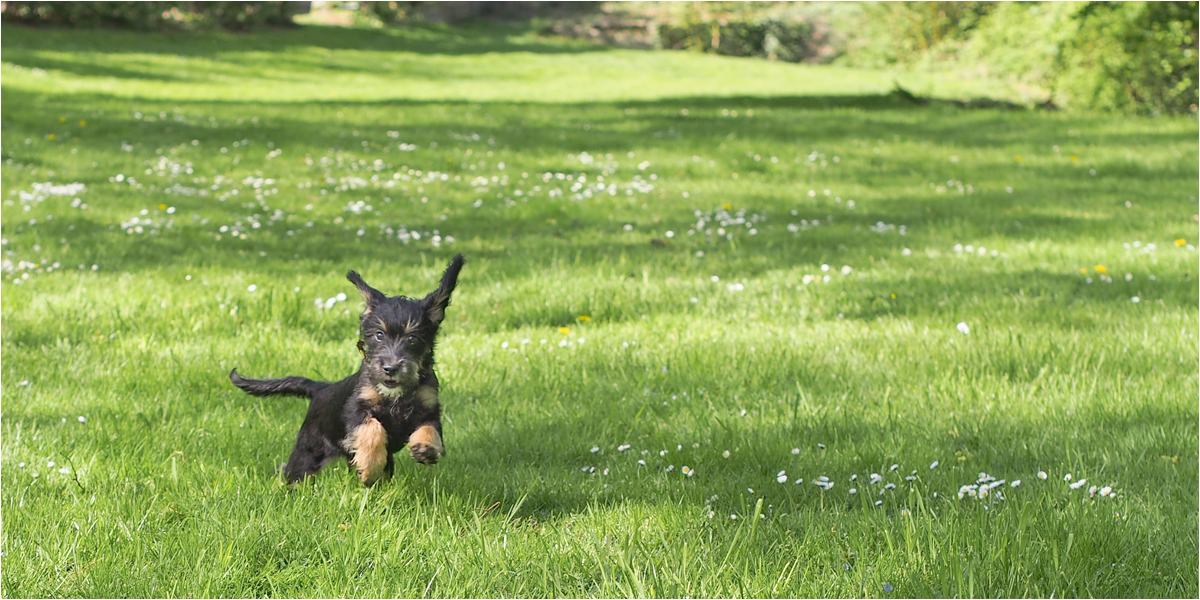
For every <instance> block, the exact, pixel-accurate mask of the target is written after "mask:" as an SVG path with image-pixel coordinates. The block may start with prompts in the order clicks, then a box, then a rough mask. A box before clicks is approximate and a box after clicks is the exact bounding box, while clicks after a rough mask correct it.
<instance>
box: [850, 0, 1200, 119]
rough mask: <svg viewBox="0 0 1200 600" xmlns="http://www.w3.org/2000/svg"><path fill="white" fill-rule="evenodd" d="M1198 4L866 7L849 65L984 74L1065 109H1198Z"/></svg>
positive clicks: (916, 4) (1145, 111)
mask: <svg viewBox="0 0 1200 600" xmlns="http://www.w3.org/2000/svg"><path fill="white" fill-rule="evenodd" d="M1197 9H1198V5H1197V2H1115V3H1108V2H1062V3H1059V2H1003V3H993V2H963V3H953V2H897V3H885V4H867V5H864V6H862V8H861V11H860V13H859V15H858V25H859V26H858V28H857V32H858V33H857V34H856V36H855V38H856V39H854V40H851V42H850V44H849V48H850V50H849V54H848V56H847V62H850V63H852V64H858V65H863V66H885V65H907V66H910V67H932V68H945V67H946V66H947V65H948V64H949V65H953V66H954V67H955V68H958V69H965V70H975V71H982V72H984V73H988V74H992V75H1000V76H1006V77H1008V78H1010V79H1013V80H1015V81H1016V82H1019V83H1022V84H1029V85H1033V86H1037V87H1039V88H1042V89H1043V90H1046V91H1047V93H1048V95H1049V99H1051V100H1052V101H1053V102H1054V104H1056V105H1058V106H1063V107H1069V108H1081V109H1096V110H1111V111H1119V112H1127V113H1138V114H1161V113H1172V112H1174V113H1179V112H1187V111H1189V110H1195V109H1194V108H1193V107H1194V106H1195V104H1196V103H1197V100H1198V98H1200V94H1198V88H1197V81H1198V77H1197V33H1196V25H1197Z"/></svg>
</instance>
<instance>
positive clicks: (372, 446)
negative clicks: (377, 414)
mask: <svg viewBox="0 0 1200 600" xmlns="http://www.w3.org/2000/svg"><path fill="white" fill-rule="evenodd" d="M346 446H347V449H349V450H350V455H351V456H352V457H353V458H352V459H351V462H352V464H353V465H354V468H356V469H358V479H359V481H361V482H363V485H371V484H373V483H375V482H376V481H378V480H379V478H380V477H383V475H384V474H385V470H386V467H387V463H388V451H387V431H384V429H383V424H381V423H380V422H379V421H378V420H377V419H375V418H374V417H367V418H366V420H364V421H363V422H362V423H361V424H359V425H358V427H355V428H354V430H353V431H351V432H350V435H349V436H347V438H346Z"/></svg>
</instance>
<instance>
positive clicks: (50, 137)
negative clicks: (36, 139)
mask: <svg viewBox="0 0 1200 600" xmlns="http://www.w3.org/2000/svg"><path fill="white" fill-rule="evenodd" d="M46 137H47V138H48V139H51V140H52V139H54V134H53V133H52V134H50V135H48V136H46Z"/></svg>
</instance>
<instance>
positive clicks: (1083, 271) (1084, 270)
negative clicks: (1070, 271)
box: [1079, 267, 1087, 275]
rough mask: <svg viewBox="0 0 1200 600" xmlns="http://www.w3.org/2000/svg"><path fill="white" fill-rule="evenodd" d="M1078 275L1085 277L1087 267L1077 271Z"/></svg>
mask: <svg viewBox="0 0 1200 600" xmlns="http://www.w3.org/2000/svg"><path fill="white" fill-rule="evenodd" d="M1079 273H1080V274H1081V275H1087V267H1084V268H1082V269H1079Z"/></svg>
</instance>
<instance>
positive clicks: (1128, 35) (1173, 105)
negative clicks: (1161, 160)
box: [1054, 2, 1200, 113]
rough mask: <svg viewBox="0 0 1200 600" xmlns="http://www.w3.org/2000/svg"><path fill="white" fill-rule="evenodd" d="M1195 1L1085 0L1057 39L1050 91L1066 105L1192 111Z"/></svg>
mask: <svg viewBox="0 0 1200 600" xmlns="http://www.w3.org/2000/svg"><path fill="white" fill-rule="evenodd" d="M1197 9H1198V3H1197V2H1114V3H1108V2H1092V3H1088V4H1087V5H1086V6H1084V7H1083V8H1082V10H1080V11H1079V13H1078V15H1077V17H1076V22H1077V24H1078V25H1077V26H1078V30H1077V33H1076V34H1075V35H1074V36H1072V37H1071V38H1070V39H1068V40H1067V42H1066V43H1065V44H1064V45H1063V51H1062V62H1061V71H1060V73H1059V74H1058V77H1057V78H1056V80H1055V81H1054V90H1055V92H1056V95H1060V96H1062V97H1063V98H1064V99H1065V100H1066V102H1067V103H1068V104H1069V105H1071V104H1073V105H1078V106H1081V107H1086V108H1096V109H1103V110H1115V111H1121V112H1138V113H1171V112H1175V113H1182V112H1188V111H1191V112H1193V113H1194V112H1195V111H1196V103H1197V100H1198V99H1200V98H1198V87H1197V86H1198V84H1200V77H1198V73H1197V37H1198V36H1197Z"/></svg>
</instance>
